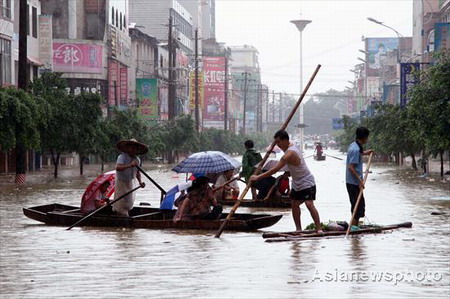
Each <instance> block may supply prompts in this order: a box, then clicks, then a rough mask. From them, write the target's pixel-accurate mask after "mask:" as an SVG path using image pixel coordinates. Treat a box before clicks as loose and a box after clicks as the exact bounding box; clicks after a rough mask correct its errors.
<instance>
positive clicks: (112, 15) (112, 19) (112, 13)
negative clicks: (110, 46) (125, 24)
mask: <svg viewBox="0 0 450 299" xmlns="http://www.w3.org/2000/svg"><path fill="white" fill-rule="evenodd" d="M111 24H113V25H114V7H113V8H112V9H111Z"/></svg>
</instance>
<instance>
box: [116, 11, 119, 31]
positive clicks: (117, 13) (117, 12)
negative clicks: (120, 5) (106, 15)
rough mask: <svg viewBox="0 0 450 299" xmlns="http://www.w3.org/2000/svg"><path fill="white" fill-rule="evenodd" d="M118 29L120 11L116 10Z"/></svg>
mask: <svg viewBox="0 0 450 299" xmlns="http://www.w3.org/2000/svg"><path fill="white" fill-rule="evenodd" d="M116 27H119V11H118V10H117V9H116Z"/></svg>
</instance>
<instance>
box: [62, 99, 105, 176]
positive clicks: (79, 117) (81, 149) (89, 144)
mask: <svg viewBox="0 0 450 299" xmlns="http://www.w3.org/2000/svg"><path fill="white" fill-rule="evenodd" d="M101 101H102V98H101V96H100V95H99V94H95V93H85V92H83V93H81V94H79V95H76V96H71V97H69V103H70V107H69V109H70V110H71V114H72V115H73V118H74V119H73V121H74V127H73V128H74V131H73V132H72V134H71V135H70V138H69V139H68V143H69V144H70V147H71V148H72V149H73V150H74V151H75V152H77V153H78V155H79V157H80V175H83V165H84V160H85V159H86V158H87V157H88V156H89V154H93V153H95V146H94V144H95V143H96V142H97V138H98V137H99V134H101V132H99V130H98V128H99V126H100V122H101V118H102V110H101V109H100V103H101ZM100 137H102V136H101V135H100Z"/></svg>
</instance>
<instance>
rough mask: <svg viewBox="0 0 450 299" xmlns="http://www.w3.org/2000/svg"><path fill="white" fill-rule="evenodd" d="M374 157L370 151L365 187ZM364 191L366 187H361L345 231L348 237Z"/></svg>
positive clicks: (365, 174)
mask: <svg viewBox="0 0 450 299" xmlns="http://www.w3.org/2000/svg"><path fill="white" fill-rule="evenodd" d="M372 157H373V153H370V156H369V162H368V163H367V167H366V172H365V173H364V180H363V182H364V187H366V182H367V177H368V176H369V169H370V164H372ZM363 191H364V188H360V189H359V194H358V198H357V199H356V204H355V207H354V208H353V213H352V218H350V222H349V223H348V228H347V232H346V233H345V237H346V238H347V236H348V234H349V233H350V230H351V228H352V222H353V219H355V215H356V213H357V212H358V207H359V202H360V201H361V198H362V195H363Z"/></svg>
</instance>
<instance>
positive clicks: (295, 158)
mask: <svg viewBox="0 0 450 299" xmlns="http://www.w3.org/2000/svg"><path fill="white" fill-rule="evenodd" d="M273 138H274V139H275V142H276V144H277V145H278V147H279V148H280V149H281V150H283V151H284V155H283V157H282V158H281V160H280V162H278V163H277V164H276V165H275V166H274V167H273V168H271V169H270V170H269V171H266V172H264V173H262V174H260V175H253V176H251V177H250V181H251V182H257V181H259V180H261V179H264V178H267V177H269V176H271V175H273V174H275V173H277V172H278V171H279V170H280V169H281V168H283V167H284V166H286V165H287V167H288V168H289V172H290V173H291V177H292V190H291V192H290V194H289V197H290V198H291V206H292V217H293V218H294V222H295V227H296V229H297V230H302V225H301V221H300V205H301V204H302V203H305V205H306V207H307V208H308V210H309V212H310V213H311V217H312V219H313V220H314V224H315V225H316V231H317V232H318V233H322V226H321V225H320V217H319V212H317V209H316V207H315V206H314V200H315V199H316V182H315V180H314V176H313V175H312V174H311V172H310V171H309V169H308V166H306V163H305V160H304V159H303V156H302V153H301V152H300V150H299V149H298V148H297V147H296V146H295V145H294V144H293V143H291V142H290V141H289V134H288V133H287V132H286V131H283V130H280V131H278V132H277V133H276V134H275V136H273Z"/></svg>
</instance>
